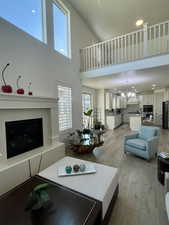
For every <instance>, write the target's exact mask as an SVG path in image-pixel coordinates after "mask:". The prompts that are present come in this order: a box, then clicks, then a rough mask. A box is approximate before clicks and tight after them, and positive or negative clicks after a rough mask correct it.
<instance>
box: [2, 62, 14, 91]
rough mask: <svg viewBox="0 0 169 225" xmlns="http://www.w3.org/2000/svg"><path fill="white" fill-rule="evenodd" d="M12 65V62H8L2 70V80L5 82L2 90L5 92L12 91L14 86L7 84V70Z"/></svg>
mask: <svg viewBox="0 0 169 225" xmlns="http://www.w3.org/2000/svg"><path fill="white" fill-rule="evenodd" d="M8 66H10V63H7V64H6V66H5V67H4V68H3V70H2V72H1V76H2V81H3V84H4V85H2V87H1V89H2V92H4V93H12V87H11V86H10V85H7V84H6V81H5V75H4V73H5V70H6V69H7V67H8Z"/></svg>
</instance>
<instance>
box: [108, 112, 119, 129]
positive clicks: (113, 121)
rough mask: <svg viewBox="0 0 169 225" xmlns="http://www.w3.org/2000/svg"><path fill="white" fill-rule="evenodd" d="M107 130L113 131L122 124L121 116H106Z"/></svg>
mask: <svg viewBox="0 0 169 225" xmlns="http://www.w3.org/2000/svg"><path fill="white" fill-rule="evenodd" d="M106 122H107V128H108V129H110V130H113V129H115V128H117V127H119V126H120V125H121V124H122V114H112V115H107V116H106Z"/></svg>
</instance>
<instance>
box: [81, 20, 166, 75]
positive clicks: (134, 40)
mask: <svg viewBox="0 0 169 225" xmlns="http://www.w3.org/2000/svg"><path fill="white" fill-rule="evenodd" d="M168 52H169V21H166V22H163V23H159V24H155V25H152V26H148V25H147V24H145V25H144V27H143V29H140V30H137V31H134V32H131V33H128V34H125V35H122V36H119V37H115V38H113V39H111V40H107V41H104V42H100V43H97V44H94V45H91V46H88V47H85V48H83V49H81V51H80V53H81V72H86V71H89V70H94V69H99V68H102V67H105V66H110V65H114V64H118V63H125V62H130V61H134V60H137V59H143V58H145V57H150V56H155V55H159V54H165V53H168Z"/></svg>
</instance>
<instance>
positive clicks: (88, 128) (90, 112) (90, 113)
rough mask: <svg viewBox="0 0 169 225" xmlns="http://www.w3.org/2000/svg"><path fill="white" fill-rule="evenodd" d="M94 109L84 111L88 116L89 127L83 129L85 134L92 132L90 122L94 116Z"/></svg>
mask: <svg viewBox="0 0 169 225" xmlns="http://www.w3.org/2000/svg"><path fill="white" fill-rule="evenodd" d="M92 112H93V109H89V110H88V111H87V112H84V115H85V116H86V117H87V128H84V129H83V134H90V133H91V130H90V122H91V116H92Z"/></svg>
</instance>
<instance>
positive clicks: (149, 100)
mask: <svg viewBox="0 0 169 225" xmlns="http://www.w3.org/2000/svg"><path fill="white" fill-rule="evenodd" d="M153 104H154V95H153V94H151V95H142V102H141V105H142V106H143V105H153Z"/></svg>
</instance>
